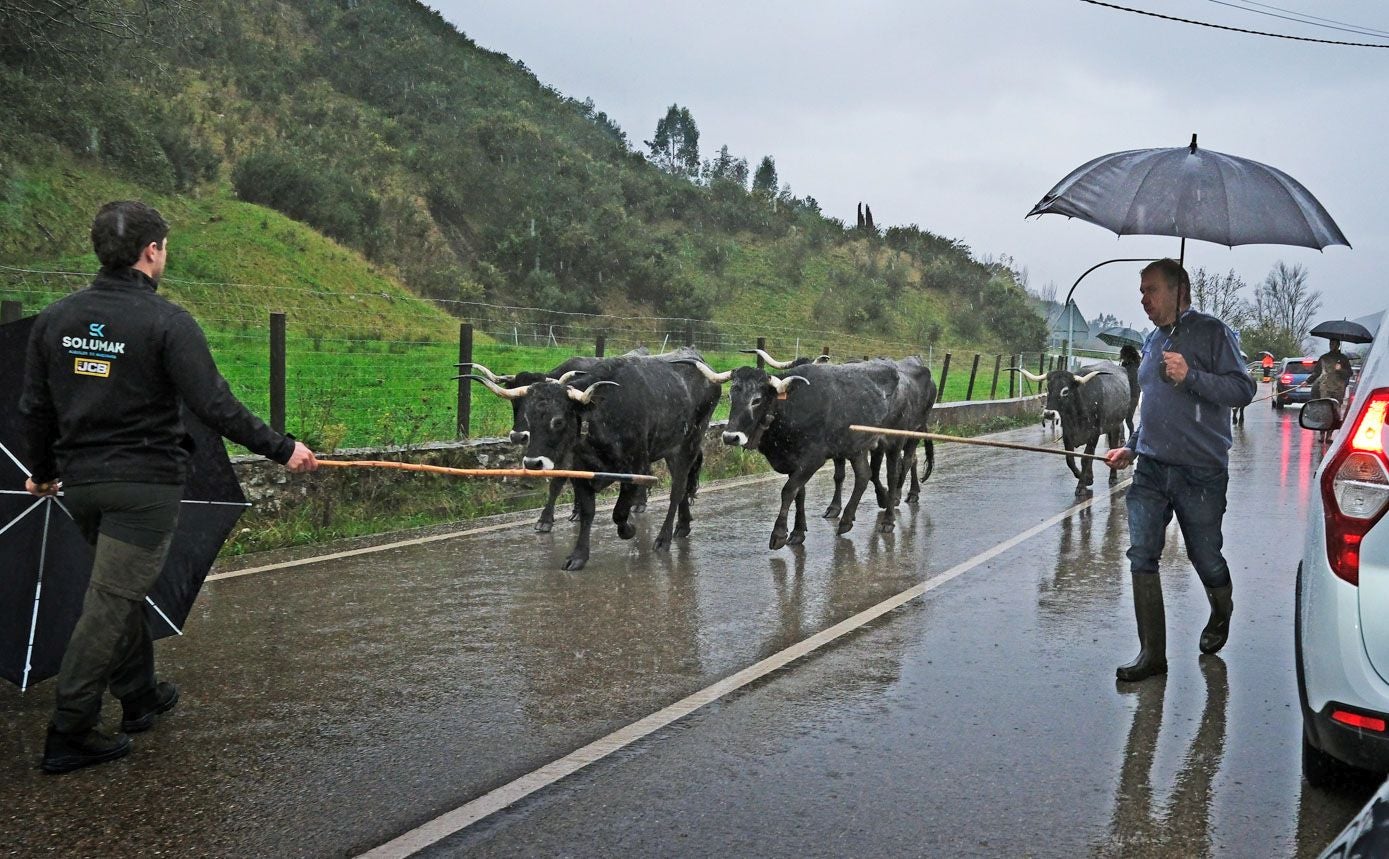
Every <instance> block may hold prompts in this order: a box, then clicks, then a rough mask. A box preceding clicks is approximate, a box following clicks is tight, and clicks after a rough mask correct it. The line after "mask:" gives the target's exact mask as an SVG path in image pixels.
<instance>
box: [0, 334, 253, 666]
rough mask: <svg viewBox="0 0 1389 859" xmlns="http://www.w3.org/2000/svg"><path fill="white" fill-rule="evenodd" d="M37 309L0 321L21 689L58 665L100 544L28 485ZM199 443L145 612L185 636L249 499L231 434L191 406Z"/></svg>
mask: <svg viewBox="0 0 1389 859" xmlns="http://www.w3.org/2000/svg"><path fill="white" fill-rule="evenodd" d="M33 322H34V320H33V317H30V318H28V319H23V320H20V321H19V322H12V323H10V324H9V325H3V326H0V558H3V559H4V563H3V564H2V565H0V677H3V678H5V679H6V680H9V681H10V682H12V683H15V684H16V685H18V686H19V687H20V688H21V689H25V688H27V687H28V686H31V685H33V684H34V683H38V682H39V681H41V680H43V679H45V678H47V677H52V676H53V675H55V674H57V673H58V666H59V664H60V663H61V662H62V658H63V651H64V650H66V649H67V641H68V638H69V637H70V636H71V634H72V629H73V627H74V626H75V625H76V623H77V618H78V615H80V614H81V612H82V599H83V596H84V594H85V593H86V590H87V581H88V579H90V578H91V572H92V552H91V548H90V547H89V546H88V545H87V542H86V540H84V539H83V538H82V534H81V532H80V531H79V530H78V528H77V525H76V524H75V523H74V522H73V521H72V517H71V516H70V515H69V514H68V510H67V508H66V507H65V506H64V504H63V499H62V497H61V495H60V496H59V497H57V498H42V499H40V498H35V497H34V496H32V495H30V494H29V493H28V492H26V491H25V490H24V480H25V478H26V477H28V476H30V470H29V468H28V467H27V466H26V465H25V463H24V457H23V448H22V447H21V446H20V445H19V443H18V442H19V435H20V430H19V391H20V387H21V382H22V380H23V378H24V360H25V344H26V343H27V342H28V339H29V331H30V329H31V328H33ZM183 420H184V427H185V429H186V430H187V431H188V434H189V436H190V437H191V438H192V440H193V443H194V444H195V445H196V447H195V449H194V452H193V456H192V458H191V460H190V461H189V470H188V480H187V482H186V483H185V484H184V490H183V502H182V504H181V505H180V507H179V521H178V528H177V530H176V531H175V532H174V539H173V544H172V546H171V548H170V550H169V558H168V560H167V561H166V562H165V564H164V571H163V572H162V573H161V574H160V577H159V581H158V582H157V583H156V584H155V586H154V590H153V591H151V593H150V594H149V596H147V597H146V598H145V613H146V615H147V616H148V619H149V622H150V629H151V631H152V634H153V635H154V637H155V638H163V637H165V636H168V635H175V634H178V635H182V634H183V631H182V626H183V623H184V621H186V620H187V618H188V613H189V611H190V610H191V609H192V607H193V602H194V600H195V599H196V598H197V596H198V591H199V590H200V589H201V588H202V583H203V579H204V578H205V577H206V576H207V572H208V569H209V568H210V567H211V566H212V561H213V559H215V558H216V557H217V552H218V551H219V550H220V549H221V548H222V544H223V543H224V542H225V541H226V539H227V535H228V534H229V533H230V532H231V529H232V528H233V527H234V526H235V524H236V520H237V519H238V518H239V517H240V516H241V513H242V511H243V510H244V509H245V508H246V507H247V506H248V505H247V504H246V497H245V496H244V495H243V494H242V492H241V487H240V485H239V484H238V482H237V480H236V475H235V474H234V473H233V472H232V469H231V463H230V462H229V461H228V460H227V451H226V448H225V447H224V446H223V444H222V439H221V437H220V436H218V435H217V433H216V432H214V431H213V430H211V429H208V428H207V427H206V426H205V425H203V424H202V422H200V421H199V420H198V419H197V418H195V417H193V415H191V414H189V413H187V412H185V413H184V415H183Z"/></svg>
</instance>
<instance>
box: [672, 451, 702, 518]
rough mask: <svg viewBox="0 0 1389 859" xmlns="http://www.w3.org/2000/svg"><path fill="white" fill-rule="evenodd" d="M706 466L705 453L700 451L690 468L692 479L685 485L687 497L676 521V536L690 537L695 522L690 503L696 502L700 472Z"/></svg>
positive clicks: (681, 503)
mask: <svg viewBox="0 0 1389 859" xmlns="http://www.w3.org/2000/svg"><path fill="white" fill-rule="evenodd" d="M703 465H704V452H703V451H700V453H699V455H698V456H696V457H695V461H694V464H693V465H691V466H690V479H689V480H688V481H687V482H686V483H685V497H684V498H682V499H680V508H679V509H680V513H679V517H678V518H677V519H676V520H675V536H677V537H688V536H690V523H691V522H693V521H694V513H693V512H692V511H691V509H690V502H692V501H694V497H695V492H696V491H697V490H698V489H699V470H700V468H701V467H702V466H703Z"/></svg>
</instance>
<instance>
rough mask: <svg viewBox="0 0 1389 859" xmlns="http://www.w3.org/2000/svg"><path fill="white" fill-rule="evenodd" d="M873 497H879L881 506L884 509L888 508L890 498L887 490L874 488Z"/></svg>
mask: <svg viewBox="0 0 1389 859" xmlns="http://www.w3.org/2000/svg"><path fill="white" fill-rule="evenodd" d="M873 497H874V498H875V499H877V501H878V506H879V507H881V508H883V509H884V510H886V509H887V505H888V500H887V493H886V492H879V491H878V490H874V491H873Z"/></svg>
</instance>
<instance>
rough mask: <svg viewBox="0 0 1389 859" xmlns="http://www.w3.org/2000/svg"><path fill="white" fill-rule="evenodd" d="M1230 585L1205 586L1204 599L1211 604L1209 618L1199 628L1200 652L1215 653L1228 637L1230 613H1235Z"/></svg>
mask: <svg viewBox="0 0 1389 859" xmlns="http://www.w3.org/2000/svg"><path fill="white" fill-rule="evenodd" d="M1231 590H1232V587H1231V586H1230V585H1226V586H1225V587H1223V588H1206V599H1207V600H1209V601H1210V604H1211V619H1210V621H1209V622H1207V623H1206V628H1205V629H1203V630H1201V652H1202V653H1217V652H1219V650H1220V648H1222V647H1224V646H1225V641H1226V639H1228V638H1229V637H1230V615H1232V614H1234V613H1235V601H1234V600H1233V599H1232V598H1231Z"/></svg>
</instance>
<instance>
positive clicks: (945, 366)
mask: <svg viewBox="0 0 1389 859" xmlns="http://www.w3.org/2000/svg"><path fill="white" fill-rule="evenodd" d="M949 377H950V353H949V352H946V353H945V361H944V363H942V364H941V365H940V391H938V392H937V394H936V402H938V403H943V402H945V380H946V379H947V378H949Z"/></svg>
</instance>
